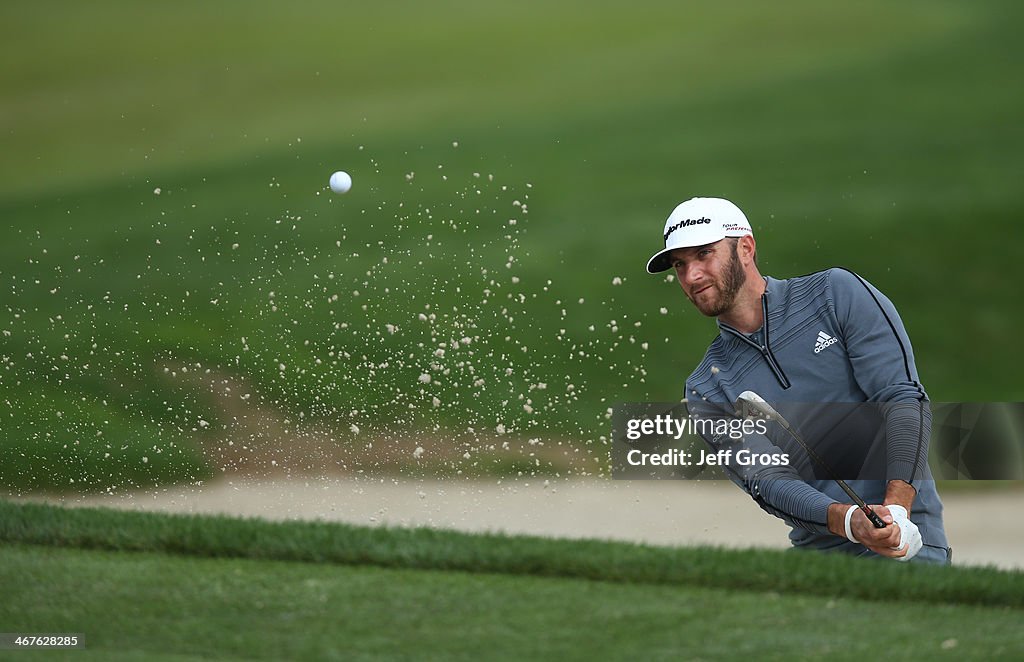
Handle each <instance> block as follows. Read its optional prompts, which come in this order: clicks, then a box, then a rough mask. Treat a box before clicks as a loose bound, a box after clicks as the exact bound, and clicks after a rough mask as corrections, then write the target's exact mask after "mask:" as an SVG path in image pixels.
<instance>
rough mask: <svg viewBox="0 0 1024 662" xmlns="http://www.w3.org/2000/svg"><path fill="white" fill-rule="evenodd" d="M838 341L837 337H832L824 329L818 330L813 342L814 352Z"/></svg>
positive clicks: (818, 351) (816, 352)
mask: <svg viewBox="0 0 1024 662" xmlns="http://www.w3.org/2000/svg"><path fill="white" fill-rule="evenodd" d="M837 342H839V339H838V338H833V337H832V336H830V335H828V334H827V333H825V332H824V331H818V339H817V340H816V341H815V343H814V353H815V354H818V353H820V352H821V350H823V349H825V348H826V347H828V346H829V345H834V344H836V343H837Z"/></svg>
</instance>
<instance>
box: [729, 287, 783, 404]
mask: <svg viewBox="0 0 1024 662" xmlns="http://www.w3.org/2000/svg"><path fill="white" fill-rule="evenodd" d="M764 282H765V288H764V294H762V295H761V314H762V315H761V316H762V320H763V321H762V322H761V328H760V329H758V330H757V331H754V332H753V333H752V334H750V335H747V334H745V333H743V332H741V331H739V330H738V329H735V328H733V327H731V326H729V325H728V324H725V323H723V322H721V321H719V322H718V329H719V333H720V334H721V335H722V338H723V340H729V339H730V338H735V339H737V340H739V341H740V342H742V343H744V344H746V345H748V346H750V347H752V348H753V349H756V350H757V351H758V352H759V353H760V354H761V356H762V357H764V360H765V361H766V362H767V363H768V367H769V368H771V371H772V374H774V375H775V378H776V379H777V380H779V384H780V385H781V386H782V388H784V389H787V388H789V387H790V382H789V378H788V377H786V373H785V372H783V370H782V366H781V365H779V362H778V361H777V360H776V359H775V354H774V353H773V352H772V345H771V323H770V320H769V318H770V316H771V313H772V312H774V311H776V310H778V309H779V306H781V305H782V299H783V296H782V295H783V292H784V290H785V285H784V284H783V282H782V281H780V280H776V279H774V278H772V277H770V276H765V277H764Z"/></svg>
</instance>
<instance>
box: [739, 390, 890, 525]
mask: <svg viewBox="0 0 1024 662" xmlns="http://www.w3.org/2000/svg"><path fill="white" fill-rule="evenodd" d="M736 410H737V412H738V413H739V414H740V415H742V416H743V417H744V418H747V417H748V416H749V415H750V412H756V413H757V414H759V415H760V416H762V417H764V418H767V419H770V420H773V421H775V422H776V423H778V424H779V425H781V426H782V428H783V429H784V430H785V431H786V432H788V433H789V435H790V436H791V437H793V439H796V441H797V443H799V444H800V445H801V446H803V448H804V449H805V450H806V451H807V453H808V455H810V456H811V459H812V460H814V461H815V462H817V463H818V465H819V466H820V467H821V468H822V469H824V470H825V471H826V472H828V474H829V476H830V477H831V478H832V480H834V481H835V482H836V484H837V485H839V487H841V488H842V489H843V491H844V492H846V494H847V496H849V497H850V498H851V499H853V502H854V503H855V504H857V506H859V507H860V509H861V511H863V512H864V514H865V515H866V516H867V518H868V519H869V520H871V523H872V524H874V525H875V528H878V529H884V528H885V522H883V521H882V518H881V517H879V516H878V513H876V512H875V511H873V510H871V508H869V507H868V504H866V503H865V502H864V499H862V498H860V495H859V494H857V493H856V492H854V491H853V488H851V487H850V486H849V485H847V484H846V481H844V480H842V479H841V478H839V477H838V476H836V473H835V472H834V471H833V470H832V467H830V466H829V465H828V464H826V463H825V461H824V460H823V459H821V457H819V456H818V454H817V453H815V452H814V449H812V448H811V447H810V446H808V445H807V442H805V441H804V440H803V438H802V437H801V436H800V434H799V433H798V432H797V431H796V430H794V429H793V427H792V426H791V425H790V424H789V421H787V420H786V419H785V418H783V417H782V414H780V413H779V412H777V411H775V408H774V407H772V406H771V405H770V404H768V403H767V402H766V401H765V399H764V398H762V397H761V396H759V395H758V394H757V393H754V392H753V391H744V392H743V393H740V397H738V398H736Z"/></svg>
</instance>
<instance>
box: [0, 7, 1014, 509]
mask: <svg viewBox="0 0 1024 662" xmlns="http://www.w3.org/2000/svg"><path fill="white" fill-rule="evenodd" d="M1021 14H1022V9H1021V7H1020V5H1019V3H1012V2H996V1H987V2H974V3H966V2H941V1H938V2H936V1H930V2H907V3H899V4H897V5H893V4H892V3H882V2H873V1H869V2H864V3H858V4H856V5H855V6H839V5H835V4H823V3H817V2H788V3H785V4H783V5H779V4H766V3H759V2H752V1H748V2H731V3H722V4H712V3H692V2H691V3H680V2H630V3H597V4H595V3H584V2H561V3H557V4H554V3H542V2H532V1H528V2H520V3H514V4H513V3H501V4H497V3H476V2H468V1H467V2H463V1H452V0H443V1H441V2H436V3H429V4H422V3H420V4H414V3H399V2H383V3H376V4H368V3H351V4H350V3H343V2H331V3H327V2H301V3H293V4H281V3H262V2H256V3H252V2H250V3H236V2H204V3H197V2H186V3H176V4H168V5H159V6H158V5H152V4H139V3H130V2H96V3H69V2H36V3H5V4H4V5H3V6H2V7H0V53H2V56H3V60H4V62H5V63H7V64H6V66H5V67H4V68H3V70H2V71H0V90H2V92H0V119H2V122H0V126H2V128H3V142H2V145H3V147H2V149H0V217H2V218H3V219H4V224H5V228H6V232H5V238H4V241H3V242H2V243H0V281H2V284H3V290H2V292H3V294H2V304H3V305H2V307H0V331H2V334H3V335H2V336H0V360H2V364H0V401H2V402H3V403H4V405H5V408H4V412H3V424H2V427H0V457H2V462H0V484H2V485H4V486H7V487H9V488H14V489H17V490H31V489H88V490H104V489H106V490H112V489H121V488H124V487H131V486H137V485H151V484H158V483H165V482H174V481H182V480H194V479H201V478H203V477H205V476H208V475H209V474H210V471H211V468H210V460H209V458H210V449H211V448H214V449H217V450H218V452H220V453H221V455H230V454H231V452H232V451H230V450H226V449H228V448H229V447H231V448H235V449H242V450H239V451H238V452H239V453H245V452H249V451H250V450H251V449H249V447H248V445H247V444H256V443H257V442H259V443H264V444H265V443H279V444H280V445H281V446H282V447H284V448H285V451H287V447H288V445H289V444H291V443H293V442H295V440H301V439H303V438H311V437H312V438H316V439H323V440H326V441H325V443H331V444H337V445H339V446H346V445H347V446H351V447H359V448H363V449H365V448H366V447H375V449H376V450H375V451H374V453H376V454H377V457H378V461H381V462H383V461H384V460H387V457H388V455H389V454H391V455H394V456H395V457H393V458H391V459H392V460H394V461H396V462H401V461H404V460H409V461H410V462H411V463H413V464H415V462H413V455H412V453H414V452H415V451H414V449H416V448H417V446H419V447H420V448H422V450H421V451H419V453H420V455H422V457H423V458H425V459H427V460H429V459H430V457H431V456H432V455H433V456H434V457H435V458H437V457H442V456H444V453H442V452H441V449H442V448H448V449H449V450H451V449H455V452H456V454H455V455H453V456H452V457H455V458H456V460H455V461H453V462H451V463H450V465H448V467H447V468H449V469H451V470H452V471H460V470H462V469H463V468H465V469H467V470H469V467H470V466H474V465H475V464H477V462H475V460H474V458H475V457H478V456H479V457H483V456H485V455H486V454H487V453H488V452H490V451H493V450H495V449H499V450H500V448H501V446H502V444H503V443H507V442H508V440H518V441H522V442H524V443H525V441H529V440H532V442H533V443H534V444H538V445H541V446H543V445H544V444H547V445H548V447H551V446H559V447H560V448H563V449H570V450H569V451H565V452H569V453H578V454H580V455H581V456H587V457H600V456H601V455H602V454H604V453H605V452H606V446H605V442H606V439H605V436H606V435H607V434H608V431H609V426H610V422H609V420H608V419H607V417H606V415H607V408H608V407H610V406H611V405H612V404H614V403H616V402H623V401H641V400H671V399H674V398H676V397H679V395H680V392H681V389H682V383H683V379H684V378H685V376H686V375H687V374H688V373H689V371H690V370H691V369H692V367H693V366H694V365H695V364H696V362H697V361H699V359H700V357H701V356H702V355H703V352H704V349H705V348H706V346H707V343H708V342H709V341H710V340H711V338H712V337H713V335H714V333H715V327H714V323H713V322H712V321H710V320H707V319H704V318H701V317H700V316H699V315H698V314H697V313H696V312H695V311H694V310H692V309H691V308H690V305H689V303H688V302H687V301H686V300H685V298H684V297H683V295H682V294H681V292H679V290H678V286H677V285H676V284H674V283H669V282H666V280H665V279H664V278H662V277H652V276H648V275H647V274H646V273H645V272H644V268H643V267H644V263H645V261H646V259H647V258H648V257H649V255H650V254H651V253H652V252H653V251H654V250H655V249H657V248H658V247H659V245H660V233H661V228H662V224H663V222H664V219H665V217H666V216H667V215H668V213H669V212H670V211H671V209H672V208H673V207H674V206H675V205H676V204H677V203H678V202H680V201H681V200H684V199H686V198H688V197H691V196H694V195H717V196H724V197H728V198H730V199H732V200H733V201H735V202H737V203H738V204H739V205H740V206H741V208H743V209H744V210H745V211H746V213H747V215H748V217H749V218H750V220H751V222H752V224H753V226H754V229H755V233H756V235H757V238H758V247H759V259H760V263H761V267H762V271H764V272H765V273H768V274H770V275H773V276H776V277H787V276H793V275H799V274H804V273H807V272H811V271H815V270H819V269H822V268H826V267H830V266H835V265H843V266H847V267H850V268H852V269H855V270H856V271H858V272H859V273H861V274H862V275H863V276H865V277H866V278H868V279H869V280H870V281H872V282H873V283H874V284H875V285H876V286H878V287H879V288H880V289H881V290H882V291H883V292H885V293H886V294H887V295H888V296H889V297H890V298H891V299H892V300H893V301H894V302H895V303H896V305H897V307H898V308H899V310H900V312H901V314H902V316H903V319H904V322H905V323H906V325H907V327H908V330H909V332H910V335H911V338H912V339H913V342H914V350H915V354H916V356H917V362H918V367H919V370H920V373H921V375H922V379H923V380H924V383H925V386H926V387H927V388H928V390H929V393H930V395H931V397H932V399H933V400H936V401H959V400H996V401H1004V400H1005V401H1009V400H1021V399H1024V386H1021V382H1020V379H1019V368H1020V362H1021V361H1020V358H1019V357H1020V356H1021V353H1020V352H1019V351H1018V350H1017V349H1015V346H1016V338H1015V335H1014V333H1013V330H1014V329H1017V328H1020V327H1021V326H1022V325H1021V322H1022V321H1024V314H1022V312H1021V310H1020V305H1019V304H1020V301H1021V297H1020V295H1019V293H1018V291H1017V290H1018V284H1019V282H1020V281H1021V279H1022V277H1024V268H1022V267H1021V266H1020V262H1019V259H1018V256H1019V255H1020V251H1021V249H1020V246H1021V245H1022V240H1024V229H1022V228H1021V225H1020V223H1019V217H1020V215H1021V212H1022V210H1024V199H1022V196H1021V193H1020V186H1019V180H1020V173H1021V170H1022V168H1021V165H1022V163H1024V159H1022V157H1021V154H1022V151H1024V129H1022V128H1021V124H1020V121H1019V120H1020V117H1021V116H1022V110H1024V92H1022V89H1021V87H1020V85H1019V84H1018V83H1017V82H1016V81H1017V79H1018V77H1019V71H1020V67H1021V64H1022V57H1021V56H1022V53H1024V50H1022V48H1021V47H1020V45H1019V39H1018V36H1017V34H1016V31H1017V26H1018V25H1020V19H1021V17H1022V16H1021ZM339 169H343V170H347V171H348V172H350V173H351V174H352V176H353V179H354V187H353V190H352V191H351V192H350V193H349V194H347V195H345V196H335V195H333V194H331V193H330V192H329V191H327V189H326V184H327V179H328V177H329V175H330V173H331V172H332V171H334V170H339ZM268 430H269V431H270V432H268ZM268 436H269V437H270V439H271V440H270V441H269V442H268V441H267V439H266V437H268ZM257 437H259V439H257ZM275 440H276V441H275ZM203 449H205V450H203ZM463 451H465V452H464V453H463ZM382 457H383V458H384V460H381V459H380V458H382ZM459 458H465V462H466V465H465V466H462V465H461V464H460V461H458V459H459ZM415 459H416V460H417V461H418V460H419V455H417V456H416V457H415ZM310 461H311V462H314V463H315V462H317V461H320V460H317V459H316V458H313V459H311V460H310ZM323 461H324V462H328V461H330V460H323ZM535 466H537V467H539V466H540V462H539V460H538V461H537V462H535ZM350 468H351V467H350ZM371 468H372V467H371ZM538 470H540V469H538Z"/></svg>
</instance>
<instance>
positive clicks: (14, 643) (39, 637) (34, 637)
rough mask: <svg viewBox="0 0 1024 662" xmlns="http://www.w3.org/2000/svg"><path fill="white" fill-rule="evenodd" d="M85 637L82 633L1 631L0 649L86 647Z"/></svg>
mask: <svg viewBox="0 0 1024 662" xmlns="http://www.w3.org/2000/svg"><path fill="white" fill-rule="evenodd" d="M84 647H85V638H84V637H83V636H82V635H80V634H65V633H56V634H53V633H45V634H37V633H32V634H29V633H20V632H5V633H0V650H30V649H37V650H39V649H48V650H53V649H58V648H84Z"/></svg>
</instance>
